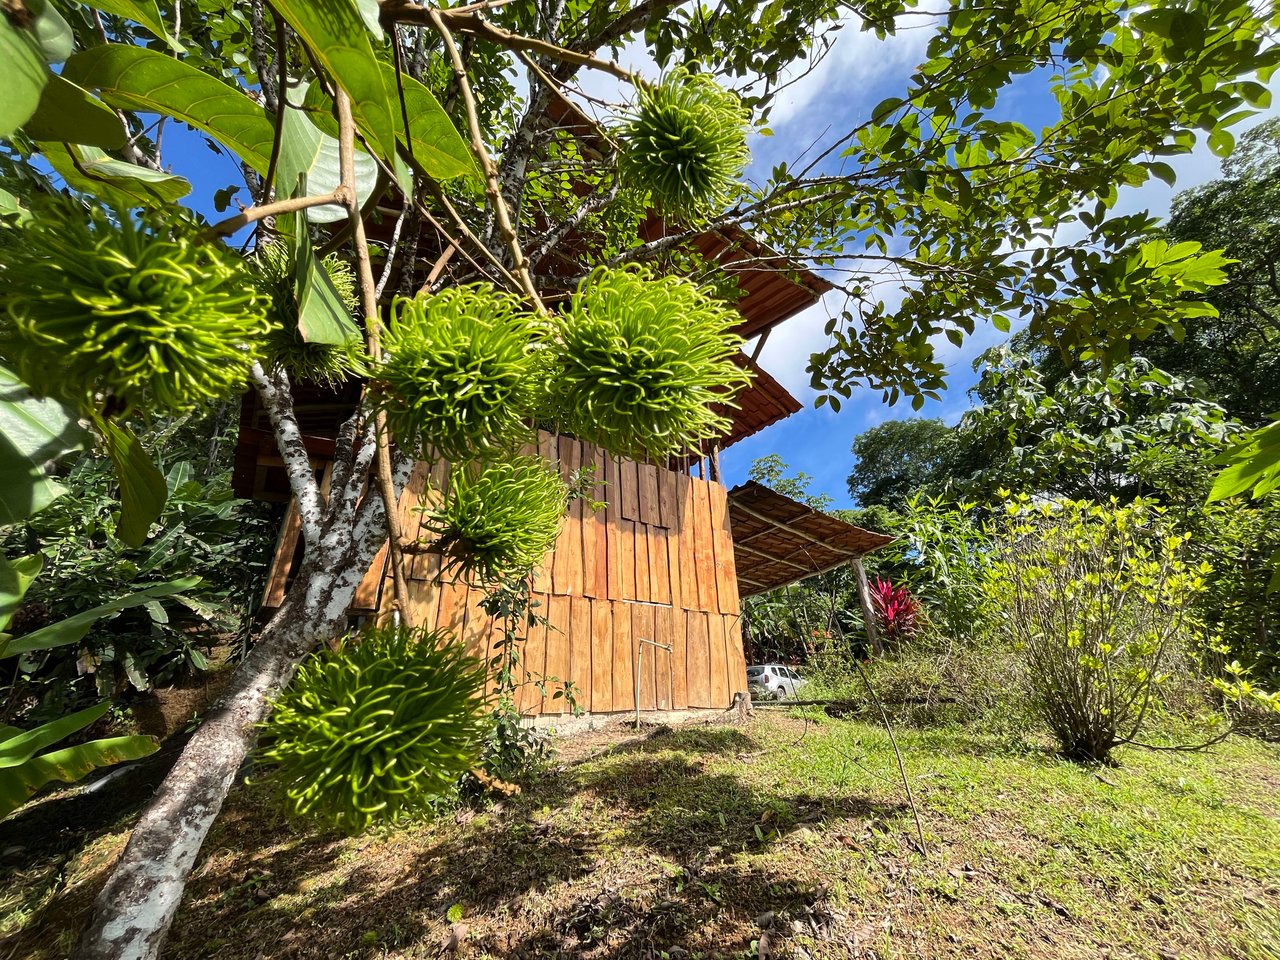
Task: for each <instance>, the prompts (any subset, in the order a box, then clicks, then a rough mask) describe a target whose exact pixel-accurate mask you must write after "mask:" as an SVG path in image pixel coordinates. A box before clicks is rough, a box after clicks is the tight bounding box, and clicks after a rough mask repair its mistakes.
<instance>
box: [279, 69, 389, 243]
mask: <svg viewBox="0 0 1280 960" xmlns="http://www.w3.org/2000/svg"><path fill="white" fill-rule="evenodd" d="M302 92H303V94H304V95H305V93H306V91H305V90H303V91H302ZM355 168H356V171H355V173H356V198H357V199H358V200H359V201H360V206H361V207H363V206H364V205H365V203H366V202H367V201H368V199H369V197H370V196H371V195H372V194H373V191H374V189H376V188H377V186H378V162H377V161H376V160H374V159H373V157H371V156H369V155H368V154H367V153H365V152H364V151H363V150H359V149H357V150H356V153H355ZM299 177H305V179H306V184H307V190H308V191H309V192H310V193H316V194H321V193H332V192H333V191H334V190H336V189H337V188H338V185H339V184H341V183H342V166H341V163H340V162H339V159H338V141H337V140H335V139H334V138H333V137H331V136H329V135H328V134H326V133H323V132H321V131H320V129H319V128H318V127H316V125H315V124H314V123H312V122H311V121H310V120H309V119H308V118H307V115H306V114H305V113H304V112H303V111H301V110H286V111H285V114H284V128H283V134H282V137H281V141H280V165H279V168H278V169H277V171H276V183H277V184H280V185H282V186H286V187H292V186H293V185H294V184H296V183H297V182H298V178H299ZM277 193H278V195H280V196H283V195H284V194H285V191H284V190H280V191H277ZM307 219H308V220H309V221H310V222H312V223H337V222H339V221H343V220H346V219H347V211H346V210H345V209H343V208H342V207H339V206H324V207H312V208H311V209H309V210H308V211H307Z"/></svg>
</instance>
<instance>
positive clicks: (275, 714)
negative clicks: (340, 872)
mask: <svg viewBox="0 0 1280 960" xmlns="http://www.w3.org/2000/svg"><path fill="white" fill-rule="evenodd" d="M484 686H485V674H484V670H483V667H482V666H481V664H480V663H479V662H478V661H476V660H473V659H471V658H468V657H465V656H463V654H462V652H461V650H460V649H459V647H458V646H457V644H456V643H455V642H454V641H452V640H451V639H450V638H449V637H448V636H446V635H444V634H440V633H429V632H423V631H414V630H408V629H405V628H400V627H383V628H378V629H374V630H370V631H367V632H365V633H363V634H360V635H358V636H355V637H351V638H348V639H347V640H346V641H344V642H343V644H342V645H341V646H340V647H339V648H338V649H336V650H324V651H323V652H321V653H319V654H317V655H315V656H314V657H312V658H310V659H309V660H307V661H306V662H305V663H303V664H302V666H301V667H300V668H299V669H298V673H297V675H296V676H295V677H294V679H293V682H292V683H291V684H290V685H289V687H288V688H287V689H286V690H285V691H284V693H282V694H281V695H280V698H279V699H278V700H277V701H276V703H275V707H274V709H273V710H272V713H271V716H270V718H269V719H268V720H267V721H266V723H265V724H264V725H263V726H264V731H263V732H264V738H265V741H266V742H267V744H268V745H267V747H266V748H265V749H264V750H263V751H262V753H261V755H260V756H261V759H263V760H264V761H266V762H268V763H272V764H278V765H279V767H280V771H281V775H282V776H283V777H284V779H285V780H286V782H287V784H288V786H287V790H286V795H287V796H288V798H289V801H290V804H291V805H292V808H293V810H294V812H295V813H297V814H299V815H304V816H305V815H315V816H319V817H321V818H323V819H325V820H327V821H328V822H330V823H333V824H335V825H337V826H339V827H342V828H344V829H348V830H363V829H365V828H366V827H368V826H369V825H370V824H371V823H373V822H375V821H376V822H380V823H389V822H393V821H395V820H397V819H399V818H401V817H403V816H405V815H409V814H413V813H415V812H419V811H421V810H423V809H424V808H426V807H427V806H428V805H429V804H430V803H431V801H432V800H434V799H436V798H438V797H440V796H441V795H444V794H447V793H448V792H449V791H450V790H451V789H452V787H453V785H454V784H455V783H456V782H457V781H458V779H459V777H461V776H462V775H463V774H464V773H466V772H467V771H468V770H470V769H471V767H472V766H474V764H475V762H476V758H477V757H478V755H479V753H480V749H481V746H482V739H483V734H484V721H483V715H484V701H483V691H484Z"/></svg>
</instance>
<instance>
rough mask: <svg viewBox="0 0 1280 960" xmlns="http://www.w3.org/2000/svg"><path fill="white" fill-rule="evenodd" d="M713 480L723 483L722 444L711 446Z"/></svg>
mask: <svg viewBox="0 0 1280 960" xmlns="http://www.w3.org/2000/svg"><path fill="white" fill-rule="evenodd" d="M711 481H712V482H713V483H721V482H723V481H721V479H720V446H719V445H718V444H717V445H716V446H713V447H712V448H711Z"/></svg>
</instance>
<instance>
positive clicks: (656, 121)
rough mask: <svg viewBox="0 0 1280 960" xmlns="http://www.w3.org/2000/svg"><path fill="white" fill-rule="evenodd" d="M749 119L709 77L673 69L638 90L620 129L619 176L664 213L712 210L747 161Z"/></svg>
mask: <svg viewBox="0 0 1280 960" xmlns="http://www.w3.org/2000/svg"><path fill="white" fill-rule="evenodd" d="M748 123H749V117H748V115H747V111H746V110H745V108H744V107H743V106H742V102H741V101H740V100H739V99H738V98H737V96H736V95H734V94H733V93H730V92H729V91H728V90H725V89H724V88H723V87H721V86H720V85H719V84H718V83H716V81H715V80H714V79H713V78H711V77H710V76H708V75H706V74H692V73H689V72H688V71H687V70H684V69H680V70H675V71H673V72H672V73H670V74H669V75H668V76H667V77H666V78H664V79H663V80H662V82H661V83H659V84H657V85H656V86H644V87H640V88H639V89H638V90H637V93H636V101H635V104H634V106H633V108H632V112H631V115H630V116H629V117H628V118H627V120H626V122H625V123H624V124H623V126H622V130H621V143H622V150H621V153H620V155H619V159H618V164H619V172H620V173H621V175H622V182H623V183H625V184H627V185H628V186H630V187H634V188H638V189H640V190H642V191H647V192H648V193H649V194H650V195H651V196H652V198H653V200H654V202H655V203H656V204H657V205H658V207H659V208H660V209H661V210H662V212H663V213H664V214H666V215H667V216H670V217H674V218H677V219H683V220H698V219H703V218H705V217H707V216H709V215H711V214H714V213H715V212H717V211H718V210H720V209H723V208H724V207H725V206H726V205H727V204H728V202H729V200H730V198H731V196H732V191H733V188H734V186H735V185H736V183H737V181H738V178H739V177H740V176H741V175H742V170H743V168H744V167H745V166H746V165H747V160H748V157H749V154H748V152H747V126H748Z"/></svg>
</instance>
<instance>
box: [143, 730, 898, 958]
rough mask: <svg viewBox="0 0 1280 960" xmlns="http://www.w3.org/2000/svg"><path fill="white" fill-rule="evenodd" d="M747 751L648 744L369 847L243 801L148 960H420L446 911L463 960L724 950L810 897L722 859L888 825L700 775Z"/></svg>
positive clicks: (784, 875)
mask: <svg viewBox="0 0 1280 960" xmlns="http://www.w3.org/2000/svg"><path fill="white" fill-rule="evenodd" d="M757 746H758V744H757V743H756V741H755V740H754V739H752V738H751V737H750V736H748V735H747V734H745V733H742V732H741V731H738V730H733V729H686V730H676V731H664V730H661V729H659V730H657V731H654V732H653V733H652V734H650V735H649V736H647V737H644V738H642V739H637V740H633V741H629V742H627V743H624V744H622V745H620V746H618V747H616V748H614V749H613V750H611V751H607V752H606V753H605V754H602V755H597V756H596V757H595V758H592V759H591V760H589V761H579V762H576V763H574V764H572V765H570V766H569V767H567V768H565V769H563V770H560V771H558V772H556V773H553V774H551V775H549V776H548V777H546V778H545V779H544V780H543V781H542V782H540V783H538V784H536V785H535V786H533V787H532V788H531V789H530V790H528V791H527V792H526V793H525V794H524V795H523V796H521V797H520V798H518V799H517V800H515V801H513V802H508V803H506V804H503V805H500V806H499V807H495V808H493V809H492V810H490V811H488V812H487V813H484V814H482V815H481V816H479V817H477V818H476V819H475V820H474V821H471V822H469V823H464V824H462V825H457V824H454V823H452V822H450V821H449V819H446V820H445V821H442V822H441V823H439V824H437V825H435V826H431V825H427V826H425V827H417V828H413V829H410V830H407V831H404V832H398V833H397V832H391V833H387V834H384V835H381V836H378V837H374V836H366V837H361V838H354V839H344V838H340V837H337V836H334V835H322V834H307V833H294V834H293V835H291V836H284V837H283V838H282V836H281V829H280V827H279V826H271V825H269V824H265V823H264V822H263V821H262V819H261V818H260V817H259V816H258V815H257V812H256V811H257V809H258V808H259V807H260V803H261V800H262V799H263V798H262V797H261V795H259V796H257V797H254V796H252V795H247V794H251V793H252V791H247V792H242V794H241V795H240V796H239V797H237V798H236V802H235V803H234V804H233V805H232V809H231V810H229V812H228V815H227V816H226V817H225V818H224V820H223V822H222V823H221V824H220V825H219V827H218V828H217V831H216V832H215V834H214V836H213V837H211V838H210V842H209V844H208V845H207V847H206V853H205V862H204V864H203V865H202V866H201V867H200V868H198V869H197V875H196V877H195V878H194V879H193V882H192V883H191V885H190V887H189V889H188V894H187V898H186V900H185V902H184V905H183V908H182V911H181V912H180V914H179V916H178V919H177V922H176V924H175V928H174V934H173V938H172V940H171V943H170V946H169V948H168V950H167V951H166V956H167V957H170V958H174V960H194V958H205V957H209V958H212V957H218V958H219V960H232V958H241V957H244V958H259V957H261V958H263V960H269V958H274V957H299V958H312V957H317V958H318V957H325V958H336V957H352V958H361V960H363V958H372V957H375V956H383V955H385V954H386V953H387V952H390V951H397V950H402V951H404V953H403V955H406V956H414V957H417V956H434V955H435V954H436V952H437V951H439V950H440V949H441V948H442V947H443V945H444V942H445V940H446V938H447V931H448V923H447V919H446V918H447V917H448V914H449V912H450V908H451V907H453V908H457V909H458V910H460V911H461V913H462V915H463V916H464V917H465V918H466V921H465V922H466V923H468V924H469V926H470V928H471V932H470V946H471V951H472V953H471V955H488V956H492V957H512V958H515V957H520V958H535V957H548V958H550V957H565V958H568V957H574V958H579V957H581V958H584V960H587V958H590V960H596V958H599V960H629V958H651V957H657V956H659V955H660V953H659V952H658V951H660V950H669V949H670V948H671V947H673V946H678V947H681V948H682V949H684V950H686V951H688V952H690V953H696V952H698V951H704V952H705V951H708V950H712V951H714V952H715V953H717V954H718V953H720V952H723V951H724V950H726V949H730V948H731V947H732V949H733V950H736V951H738V952H741V951H743V950H746V949H747V948H748V946H749V943H750V940H751V930H752V929H754V926H753V925H754V917H755V916H756V915H757V914H759V913H762V912H764V911H766V910H780V909H786V908H788V907H789V906H790V905H793V904H797V903H803V902H807V900H806V898H809V899H811V898H812V891H813V888H814V887H815V886H816V884H814V883H805V882H801V881H800V880H798V879H797V878H796V877H795V876H794V875H792V874H791V873H790V872H789V871H788V870H787V869H786V868H785V863H784V864H774V863H771V862H769V861H765V862H759V861H756V862H754V863H753V862H744V861H741V860H739V859H737V855H738V854H740V853H742V852H744V851H746V852H752V853H758V852H764V851H766V850H768V849H769V848H770V847H771V846H773V845H774V844H777V843H778V842H780V841H781V840H782V839H783V838H784V837H786V836H787V835H788V834H789V833H790V832H791V831H792V830H794V829H798V828H800V827H802V826H805V825H808V824H813V825H818V824H820V823H822V822H824V821H828V820H833V819H842V818H858V819H861V820H864V821H872V822H875V821H881V822H883V821H886V820H891V819H897V818H900V817H903V816H904V815H905V811H904V810H903V808H901V807H899V806H896V805H892V804H887V805H886V804H879V803H873V802H870V801H867V800H864V799H861V798H857V797H844V798H815V797H811V796H808V795H804V794H797V793H791V792H788V791H786V790H785V789H782V790H770V789H757V788H755V787H753V786H751V785H750V784H748V783H747V782H745V781H744V780H743V779H740V778H739V777H737V776H735V775H733V774H732V773H725V772H722V770H723V767H721V769H719V770H708V769H707V766H708V765H709V762H710V761H711V759H712V756H713V755H721V756H723V755H725V754H730V755H732V754H736V753H741V752H743V751H747V750H753V749H755V748H756V747H757ZM782 786H783V787H784V788H785V784H783V785H782ZM463 819H466V815H465V814H464V816H463ZM734 944H736V945H737V946H732V945H734ZM397 955H401V954H397Z"/></svg>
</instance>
